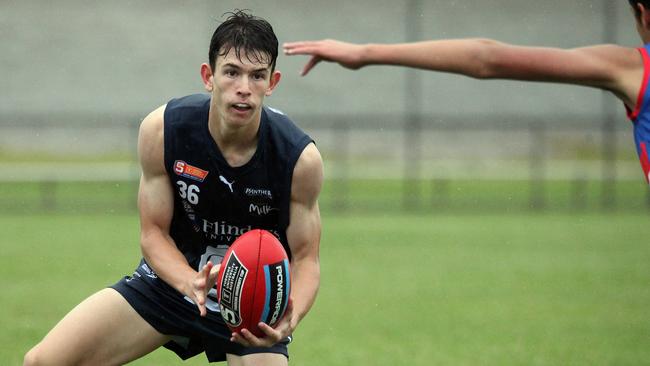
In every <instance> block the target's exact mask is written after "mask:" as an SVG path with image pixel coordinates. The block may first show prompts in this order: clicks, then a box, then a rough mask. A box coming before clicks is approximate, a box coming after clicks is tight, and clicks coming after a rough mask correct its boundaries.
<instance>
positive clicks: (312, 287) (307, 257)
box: [232, 144, 323, 347]
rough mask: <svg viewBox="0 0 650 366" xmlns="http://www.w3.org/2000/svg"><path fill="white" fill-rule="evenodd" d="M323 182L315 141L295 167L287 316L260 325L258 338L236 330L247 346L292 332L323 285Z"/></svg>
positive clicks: (264, 343) (274, 340) (271, 341)
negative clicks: (321, 210) (321, 193)
mask: <svg viewBox="0 0 650 366" xmlns="http://www.w3.org/2000/svg"><path fill="white" fill-rule="evenodd" d="M322 183H323V161H322V159H321V156H320V153H319V152H318V150H317V149H316V146H315V145H314V144H309V145H307V147H306V148H305V150H303V152H302V154H301V155H300V158H299V159H298V162H297V163H296V166H295V168H294V171H293V179H292V183H291V205H290V213H289V215H290V223H289V227H288V228H287V240H288V241H289V247H290V248H291V255H292V258H291V299H290V304H289V306H288V308H287V312H286V313H285V316H284V317H283V318H282V320H280V322H278V324H276V325H275V328H271V327H270V326H268V325H267V324H265V323H259V324H258V326H259V327H260V329H261V330H262V331H263V332H264V333H265V334H266V337H264V338H257V337H255V335H253V334H252V333H251V332H249V331H248V330H242V333H241V334H239V333H235V334H233V338H232V340H233V341H235V342H238V343H241V344H243V345H245V346H258V347H259V346H267V347H268V346H271V345H273V344H275V343H277V342H278V341H280V340H282V339H283V338H285V337H287V336H289V335H290V334H291V333H293V331H294V330H295V329H296V327H297V326H298V323H299V322H300V321H301V320H302V318H303V317H304V316H305V315H307V312H308V311H309V309H310V308H311V306H312V305H313V303H314V300H315V299H316V294H317V292H318V287H319V285H320V262H319V247H320V234H321V221H320V211H319V208H318V195H319V194H320V190H321V186H322Z"/></svg>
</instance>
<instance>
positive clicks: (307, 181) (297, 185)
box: [291, 143, 323, 200]
mask: <svg viewBox="0 0 650 366" xmlns="http://www.w3.org/2000/svg"><path fill="white" fill-rule="evenodd" d="M322 185H323V158H322V157H321V155H320V152H319V151H318V149H317V148H316V145H315V144H314V143H310V144H308V145H307V146H306V147H305V149H304V150H303V151H302V153H301V154H300V157H299V158H298V162H296V166H295V168H294V169H293V179H292V188H291V196H292V197H293V198H294V199H295V198H299V199H306V200H312V199H314V200H315V199H316V198H317V197H318V194H319V193H320V190H321V187H322Z"/></svg>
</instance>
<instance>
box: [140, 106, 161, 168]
mask: <svg viewBox="0 0 650 366" xmlns="http://www.w3.org/2000/svg"><path fill="white" fill-rule="evenodd" d="M165 108H166V105H163V106H161V107H159V108H157V109H155V110H154V111H153V112H151V113H149V115H148V116H147V117H145V118H144V119H143V120H142V123H141V124H140V131H139V134H138V157H139V160H140V165H141V166H142V169H143V172H151V171H156V170H159V169H160V168H162V169H163V170H164V130H165V128H164V114H165Z"/></svg>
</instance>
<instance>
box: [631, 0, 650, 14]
mask: <svg viewBox="0 0 650 366" xmlns="http://www.w3.org/2000/svg"><path fill="white" fill-rule="evenodd" d="M628 1H629V2H630V5H631V6H632V8H633V9H634V14H636V16H637V17H638V16H639V15H641V14H640V13H639V8H637V7H636V4H639V3H641V4H643V6H645V7H646V8H648V7H650V0H628Z"/></svg>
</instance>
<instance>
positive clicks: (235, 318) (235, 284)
mask: <svg viewBox="0 0 650 366" xmlns="http://www.w3.org/2000/svg"><path fill="white" fill-rule="evenodd" d="M247 274H248V269H246V267H244V266H243V265H242V263H241V262H240V261H239V258H237V255H235V253H234V252H233V253H232V254H231V255H230V257H228V262H227V263H226V268H225V272H224V274H223V279H222V280H221V281H222V284H221V294H220V296H219V298H220V299H221V301H220V303H219V309H220V310H221V316H222V317H223V320H224V321H225V322H226V323H228V324H230V325H231V326H233V327H236V326H238V325H239V324H241V320H242V319H241V312H240V309H241V293H242V290H243V288H244V281H245V280H246V275H247Z"/></svg>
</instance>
